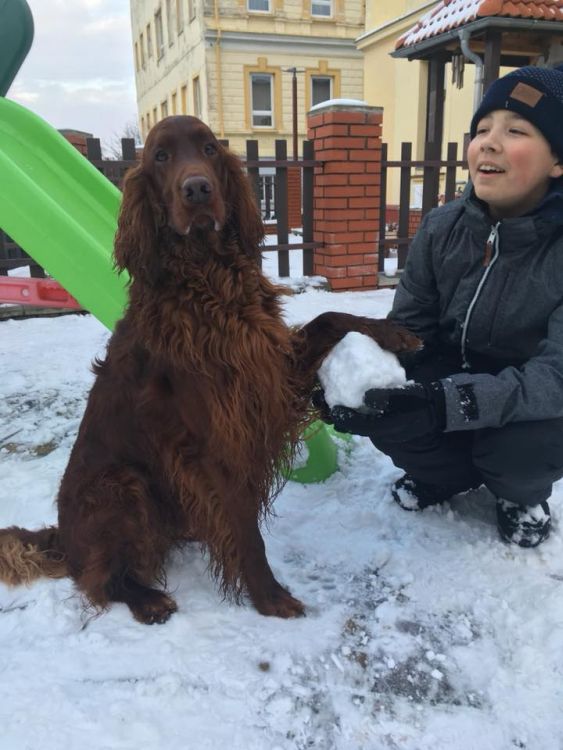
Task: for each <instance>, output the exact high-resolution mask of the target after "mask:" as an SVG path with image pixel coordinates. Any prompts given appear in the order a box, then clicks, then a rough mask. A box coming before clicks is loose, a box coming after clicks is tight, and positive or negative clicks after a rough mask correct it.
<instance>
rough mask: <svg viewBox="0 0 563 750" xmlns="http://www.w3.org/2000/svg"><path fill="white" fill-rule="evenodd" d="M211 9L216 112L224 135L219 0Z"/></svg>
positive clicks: (220, 130) (215, 0)
mask: <svg viewBox="0 0 563 750" xmlns="http://www.w3.org/2000/svg"><path fill="white" fill-rule="evenodd" d="M213 11H214V16H215V28H216V31H217V38H216V40H215V67H216V68H217V114H218V115H219V133H220V136H221V138H224V137H225V118H224V115H223V74H222V72H221V21H220V19H219V0H214V2H213Z"/></svg>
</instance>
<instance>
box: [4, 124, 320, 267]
mask: <svg viewBox="0 0 563 750" xmlns="http://www.w3.org/2000/svg"><path fill="white" fill-rule="evenodd" d="M223 143H224V144H225V145H228V142H227V141H223ZM86 145H87V157H86V158H88V160H89V161H90V162H91V163H92V164H93V165H94V166H95V167H96V169H98V170H99V171H100V172H101V173H102V174H103V175H105V176H106V177H107V178H108V180H110V181H111V182H112V183H113V184H114V185H116V186H117V187H119V188H121V186H122V184H123V178H124V176H125V173H126V172H127V170H128V169H129V168H130V167H132V166H134V165H135V164H136V163H137V154H136V149H135V142H134V140H133V139H132V138H123V139H122V159H119V160H112V159H103V158H102V151H101V145H100V141H99V140H98V139H97V138H88V139H87V142H86ZM242 162H243V164H244V165H245V166H246V169H247V172H248V175H249V177H250V179H251V180H252V183H253V185H254V192H255V195H256V200H257V202H258V205H259V206H260V208H261V212H262V218H263V219H264V220H265V221H266V222H272V221H275V223H276V230H277V243H276V244H272V245H268V246H267V250H268V251H270V252H272V251H274V252H277V254H278V275H279V276H289V253H290V252H291V251H295V250H302V251H303V275H304V276H307V275H312V273H313V250H314V248H315V247H316V246H317V245H316V244H315V243H314V242H313V173H314V168H315V166H319V165H320V163H319V162H316V161H315V160H314V157H313V146H312V144H311V143H310V142H305V143H304V145H303V157H302V158H301V159H299V160H298V161H293V160H289V159H288V158H287V142H286V141H283V140H279V141H276V145H275V157H274V158H273V159H272V158H265V159H264V158H263V159H260V157H259V152H258V141H247V142H246V159H243V160H242ZM289 168H294V169H295V168H297V169H299V170H300V172H301V180H300V190H301V201H302V203H301V217H302V237H301V240H302V241H301V242H291V243H290V242H289V229H290V226H289V217H288V205H289V196H288V169H289ZM23 266H28V267H29V269H30V270H29V272H30V275H31V276H32V277H36V278H38V277H44V276H45V272H44V270H43V269H42V268H41V267H40V266H38V265H37V263H35V261H34V260H33V259H32V258H30V257H29V256H28V255H27V254H26V253H25V252H24V250H23V249H22V248H21V247H19V246H18V245H17V244H16V243H15V242H14V241H13V240H12V239H11V238H10V237H9V236H8V235H7V234H5V233H4V232H3V231H1V230H0V275H4V276H6V275H7V273H8V271H9V270H11V269H14V268H18V267H23Z"/></svg>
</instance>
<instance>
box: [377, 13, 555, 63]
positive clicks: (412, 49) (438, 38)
mask: <svg viewBox="0 0 563 750" xmlns="http://www.w3.org/2000/svg"><path fill="white" fill-rule="evenodd" d="M462 29H463V30H464V31H467V32H469V34H470V36H473V37H474V36H477V35H479V34H481V33H482V32H485V31H489V30H496V31H510V32H522V31H526V32H534V33H540V34H545V35H550V34H551V35H553V34H555V35H558V34H560V35H561V36H563V23H562V22H560V21H541V20H535V19H525V18H499V17H498V16H487V17H485V18H478V19H477V20H476V21H472V22H471V23H466V24H463V25H461V26H457V27H456V28H455V29H450V30H449V31H446V32H444V33H443V34H436V35H435V36H431V37H428V39H423V40H422V41H420V42H417V43H416V44H412V45H410V46H408V47H399V49H396V50H395V51H394V52H391V57H398V58H407V59H409V60H423V59H426V58H429V57H432V56H433V54H434V53H436V52H439V51H447V48H448V46H449V45H451V43H452V42H453V41H455V40H456V39H459V32H460V31H461V30H462Z"/></svg>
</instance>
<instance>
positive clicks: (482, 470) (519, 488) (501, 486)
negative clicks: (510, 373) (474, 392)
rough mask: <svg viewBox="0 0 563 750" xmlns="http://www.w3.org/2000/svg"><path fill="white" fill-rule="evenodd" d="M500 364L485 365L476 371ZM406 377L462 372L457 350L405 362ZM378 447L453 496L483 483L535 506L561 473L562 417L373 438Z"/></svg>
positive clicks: (420, 378) (435, 377) (415, 475)
mask: <svg viewBox="0 0 563 750" xmlns="http://www.w3.org/2000/svg"><path fill="white" fill-rule="evenodd" d="M494 369H496V370H497V371H498V369H500V368H486V369H485V368H483V367H480V368H479V370H477V369H476V371H479V372H488V371H494ZM406 370H407V378H408V379H409V380H415V381H418V382H422V383H429V382H431V381H433V380H438V379H440V378H444V377H446V376H447V375H452V374H453V373H455V372H460V371H461V362H460V360H459V357H458V356H457V354H454V353H450V352H447V353H445V354H444V353H441V354H437V355H436V356H431V357H429V358H428V359H426V360H424V361H422V362H420V363H415V364H413V365H412V366H409V365H408V364H407V367H406ZM372 442H373V444H374V445H375V447H376V448H378V449H379V450H380V451H382V452H383V453H385V454H386V455H388V456H390V458H391V459H392V461H393V463H394V464H395V466H398V467H399V468H401V469H404V470H405V472H406V473H407V474H410V476H412V477H413V478H414V479H418V480H419V481H421V482H425V483H427V484H431V485H437V486H440V487H441V488H446V489H448V490H449V491H450V493H451V494H452V495H454V494H456V493H457V492H464V491H465V490H469V489H472V488H476V487H479V486H481V485H482V484H484V485H486V487H488V489H489V490H490V491H491V492H492V493H493V494H494V495H496V496H497V497H502V498H504V499H505V500H510V501H511V502H514V503H518V504H519V505H536V504H537V503H540V502H542V501H543V500H547V499H548V498H549V497H550V495H551V491H552V485H553V482H555V481H556V480H558V479H561V477H563V418H555V419H545V420H541V421H537V422H536V421H534V422H512V423H510V424H507V425H505V426H504V427H499V428H486V429H481V430H468V431H460V432H446V433H443V432H440V433H437V434H431V435H426V436H424V437H422V438H417V439H415V440H411V441H408V442H403V443H391V442H388V441H384V440H381V439H380V438H379V437H378V438H372Z"/></svg>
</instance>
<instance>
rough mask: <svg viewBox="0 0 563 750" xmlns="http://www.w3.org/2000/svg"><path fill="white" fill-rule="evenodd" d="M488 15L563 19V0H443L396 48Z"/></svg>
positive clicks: (542, 19)
mask: <svg viewBox="0 0 563 750" xmlns="http://www.w3.org/2000/svg"><path fill="white" fill-rule="evenodd" d="M484 16H501V17H504V18H524V19H530V20H532V19H533V20H538V21H563V0H520V1H519V2H518V1H517V0H515V1H514V2H510V0H442V2H441V3H438V5H437V6H436V7H435V8H433V9H432V10H431V11H429V12H428V13H426V14H425V15H424V16H422V18H421V19H420V20H419V21H418V23H417V24H416V25H415V26H413V27H412V29H409V30H408V31H407V32H406V34H403V36H402V37H400V38H399V39H398V40H397V42H396V44H395V49H399V48H400V47H411V46H412V45H413V44H417V42H421V41H422V40H423V39H428V37H431V36H437V35H438V34H443V33H444V32H445V31H450V29H455V28H457V27H458V26H463V25H464V24H466V23H469V22H471V21H475V19H477V18H482V17H484Z"/></svg>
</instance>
